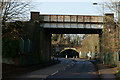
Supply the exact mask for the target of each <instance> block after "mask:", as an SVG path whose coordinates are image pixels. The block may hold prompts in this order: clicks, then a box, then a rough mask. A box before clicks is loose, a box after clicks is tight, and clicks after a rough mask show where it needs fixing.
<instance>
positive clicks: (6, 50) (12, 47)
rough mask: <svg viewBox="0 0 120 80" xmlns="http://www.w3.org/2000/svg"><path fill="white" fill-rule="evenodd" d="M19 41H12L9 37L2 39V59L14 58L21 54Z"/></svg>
mask: <svg viewBox="0 0 120 80" xmlns="http://www.w3.org/2000/svg"><path fill="white" fill-rule="evenodd" d="M19 44H20V42H19V40H18V39H12V38H9V37H6V38H3V39H2V57H3V58H14V57H16V56H17V55H18V52H19V49H20V48H19Z"/></svg>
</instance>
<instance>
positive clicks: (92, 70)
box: [46, 59, 99, 80]
mask: <svg viewBox="0 0 120 80" xmlns="http://www.w3.org/2000/svg"><path fill="white" fill-rule="evenodd" d="M72 62H73V61H72ZM53 79H55V80H82V79H83V80H84V79H91V80H98V79H99V76H98V72H97V69H96V67H95V65H93V64H92V63H91V62H90V61H88V60H86V59H80V60H79V59H77V60H76V61H74V65H73V66H71V67H69V68H66V69H65V70H64V71H59V72H58V73H56V74H54V75H51V76H49V77H47V79H46V80H53Z"/></svg>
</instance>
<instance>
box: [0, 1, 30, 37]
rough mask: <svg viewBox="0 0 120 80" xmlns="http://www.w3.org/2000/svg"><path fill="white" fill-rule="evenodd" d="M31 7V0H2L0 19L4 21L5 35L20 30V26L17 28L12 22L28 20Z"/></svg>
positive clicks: (0, 3)
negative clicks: (23, 0)
mask: <svg viewBox="0 0 120 80" xmlns="http://www.w3.org/2000/svg"><path fill="white" fill-rule="evenodd" d="M31 7H32V6H31V4H30V1H25V2H22V1H20V0H0V20H1V21H2V31H3V36H4V35H5V34H10V33H16V34H17V33H18V32H19V31H18V28H17V29H16V27H15V25H14V27H13V25H10V23H11V22H15V21H26V20H28V12H29V11H30V9H31ZM17 25H18V24H17ZM9 32H10V33H9Z"/></svg>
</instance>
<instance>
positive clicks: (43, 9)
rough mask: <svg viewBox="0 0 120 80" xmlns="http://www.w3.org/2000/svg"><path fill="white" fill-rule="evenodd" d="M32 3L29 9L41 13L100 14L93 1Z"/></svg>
mask: <svg viewBox="0 0 120 80" xmlns="http://www.w3.org/2000/svg"><path fill="white" fill-rule="evenodd" d="M33 5H34V9H32V10H31V11H37V12H40V13H41V14H68V15H69V14H72V15H102V14H101V13H100V11H99V10H98V6H95V5H93V2H34V3H33ZM99 8H100V7H99Z"/></svg>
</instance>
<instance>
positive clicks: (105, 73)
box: [97, 63, 118, 80]
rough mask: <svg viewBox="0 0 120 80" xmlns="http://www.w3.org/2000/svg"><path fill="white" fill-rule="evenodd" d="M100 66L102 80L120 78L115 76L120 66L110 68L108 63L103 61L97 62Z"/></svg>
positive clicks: (99, 71)
mask: <svg viewBox="0 0 120 80" xmlns="http://www.w3.org/2000/svg"><path fill="white" fill-rule="evenodd" d="M97 67H98V73H99V76H100V79H101V80H106V79H108V80H118V79H117V78H116V76H115V74H116V73H117V70H118V68H117V67H114V68H110V67H108V66H107V65H104V64H102V63H98V64H97Z"/></svg>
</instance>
